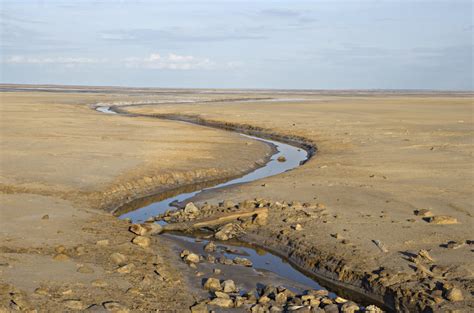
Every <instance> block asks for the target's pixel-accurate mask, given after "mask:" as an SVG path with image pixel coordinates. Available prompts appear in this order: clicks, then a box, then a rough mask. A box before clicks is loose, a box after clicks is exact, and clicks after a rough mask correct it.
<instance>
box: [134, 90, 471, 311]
mask: <svg viewBox="0 0 474 313" xmlns="http://www.w3.org/2000/svg"><path fill="white" fill-rule="evenodd" d="M259 95H262V94H259ZM247 96H249V97H252V96H254V95H251V94H248V95H247ZM290 96H298V94H296V95H291V94H290V95H288V94H285V97H290ZM299 96H300V97H301V98H305V99H306V101H293V102H291V101H287V102H285V101H282V102H260V103H257V102H254V103H252V102H242V103H235V102H233V103H224V102H223V103H204V104H193V105H186V104H180V105H168V106H167V105H160V106H159V107H152V106H151V105H148V106H146V107H129V108H127V110H128V111H130V112H133V113H140V114H173V115H176V114H179V115H187V116H194V117H196V116H197V117H199V118H200V119H203V120H208V121H212V122H213V123H224V124H233V125H236V126H238V127H248V125H250V126H251V127H259V128H261V129H265V130H267V131H268V132H269V133H278V134H287V135H289V136H296V137H303V138H307V140H308V141H311V142H317V143H318V148H319V150H318V151H319V152H318V157H317V158H314V159H313V160H311V161H310V162H308V163H307V164H305V165H304V166H303V167H301V168H299V169H297V170H295V171H292V172H289V173H286V174H283V175H279V176H277V177H271V178H267V179H265V180H262V181H258V182H255V183H250V184H247V185H244V186H238V187H231V188H226V189H225V190H224V191H219V192H218V193H212V192H211V193H208V194H207V195H206V194H204V195H201V196H200V197H199V199H197V200H200V201H210V202H217V201H219V200H222V199H230V200H234V201H238V200H244V199H248V198H249V197H250V198H251V197H256V198H265V199H270V200H273V201H276V200H279V201H283V200H286V201H290V200H297V201H301V202H305V201H317V202H319V203H322V204H324V206H325V214H324V216H321V217H319V218H314V219H308V218H304V216H298V214H299V213H296V212H291V211H289V212H285V213H282V212H278V211H275V212H272V214H273V216H272V218H271V219H270V220H271V221H272V223H271V224H269V225H268V227H266V228H265V227H264V228H261V229H259V230H258V231H256V232H254V233H252V234H249V239H250V238H253V240H255V241H257V242H258V243H259V244H262V245H265V246H270V247H273V248H275V249H278V250H280V251H282V252H284V253H286V254H287V255H290V256H292V257H293V259H295V260H296V261H298V262H299V263H300V264H302V265H304V266H306V267H307V268H309V269H312V270H315V271H317V272H318V273H320V274H324V275H326V276H327V277H331V278H333V279H334V278H335V279H338V280H340V281H343V282H347V283H350V284H354V285H359V286H360V285H361V283H362V285H363V287H364V288H365V289H367V290H369V291H371V292H373V293H375V294H379V295H380V297H381V298H383V299H384V300H385V301H386V303H387V304H389V305H391V306H392V307H394V308H395V307H398V309H405V310H420V311H421V310H431V309H434V310H447V309H459V310H464V311H465V310H469V308H472V306H473V302H472V292H473V288H474V287H473V272H472V268H474V267H473V263H472V261H471V260H472V246H471V245H470V244H469V243H470V242H471V239H470V234H471V231H472V226H473V221H472V214H473V213H474V212H473V207H472V203H473V201H472V200H473V198H472V197H473V196H472V181H473V179H472V178H473V177H472V164H473V163H472V161H473V160H472V156H473V145H472V135H473V132H474V130H473V123H472V109H473V106H472V101H471V98H470V97H469V95H468V96H466V95H465V94H434V93H430V94H383V93H373V94H354V95H350V94H347V93H341V94H337V93H336V94H329V95H328V94H327V93H314V94H312V95H308V94H304V95H299ZM277 97H278V96H277ZM279 97H281V96H279ZM422 209H427V210H429V212H423V211H421V212H420V213H421V214H420V213H419V215H415V211H416V210H422ZM423 215H425V216H423ZM427 215H435V216H449V217H450V218H449V219H447V218H445V219H444V221H449V220H452V218H455V219H456V220H457V223H454V224H436V221H437V219H434V220H433V222H428V221H430V219H429V217H428V216H427ZM295 223H300V224H301V225H302V230H301V231H298V232H295V231H294V230H292V226H294V224H295ZM450 241H453V242H456V244H451V245H448V246H446V244H447V243H448V242H450ZM421 250H427V251H428V253H429V255H430V256H431V257H432V258H433V260H434V261H430V262H431V263H430V264H422V263H420V262H418V261H417V260H416V258H415V257H416V255H417V254H418V253H419V252H420V251H421ZM453 286H454V287H455V288H459V289H461V290H462V291H461V293H462V297H458V298H456V299H454V298H452V297H450V296H449V295H447V293H448V292H447V290H451V289H452V288H453ZM461 298H462V299H461Z"/></svg>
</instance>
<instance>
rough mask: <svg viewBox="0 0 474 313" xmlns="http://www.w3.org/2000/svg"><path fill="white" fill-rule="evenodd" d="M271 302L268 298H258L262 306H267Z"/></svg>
mask: <svg viewBox="0 0 474 313" xmlns="http://www.w3.org/2000/svg"><path fill="white" fill-rule="evenodd" d="M270 301H271V299H270V298H269V297H267V296H261V297H260V298H258V303H260V304H266V303H268V302H270Z"/></svg>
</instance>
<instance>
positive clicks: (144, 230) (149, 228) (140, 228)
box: [129, 223, 163, 236]
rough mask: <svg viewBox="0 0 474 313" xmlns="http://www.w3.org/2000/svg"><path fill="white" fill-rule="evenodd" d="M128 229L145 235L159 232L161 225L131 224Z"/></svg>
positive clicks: (161, 229)
mask: <svg viewBox="0 0 474 313" xmlns="http://www.w3.org/2000/svg"><path fill="white" fill-rule="evenodd" d="M129 230H130V231H131V232H132V233H134V234H135V235H139V236H145V235H154V234H160V233H161V232H162V231H163V227H162V226H161V225H160V224H157V223H145V224H133V225H131V226H130V227H129Z"/></svg>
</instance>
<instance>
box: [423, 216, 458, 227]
mask: <svg viewBox="0 0 474 313" xmlns="http://www.w3.org/2000/svg"><path fill="white" fill-rule="evenodd" d="M423 219H424V220H425V221H427V222H428V223H430V224H435V225H450V224H457V223H458V220H457V219H456V218H455V217H452V216H449V215H435V216H431V217H425V218H423Z"/></svg>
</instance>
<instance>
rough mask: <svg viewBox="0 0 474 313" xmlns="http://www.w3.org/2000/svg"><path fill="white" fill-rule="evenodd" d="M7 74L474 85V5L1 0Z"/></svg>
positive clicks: (130, 81) (21, 78)
mask: <svg viewBox="0 0 474 313" xmlns="http://www.w3.org/2000/svg"><path fill="white" fill-rule="evenodd" d="M0 9H1V10H0V14H1V15H0V20H1V21H0V31H1V32H0V35H1V37H0V39H1V40H0V56H1V59H0V81H1V82H2V83H33V84H70V85H102V86H132V87H135V86H136V87H177V88H270V89H272V88H274V89H434V90H472V89H473V88H474V87H473V18H472V16H473V7H472V3H471V1H458V0H449V1H438V0H435V1H433V0H432V1H415V0H396V1H395V0H394V1H383V0H376V1H369V0H362V1H355V0H354V1H338V0H332V1H317V0H314V1H298V0H294V1H290V0H288V1H226V0H221V1H198V0H195V1H179V0H175V1H140V0H135V1H131V0H130V1H124V0H122V1H114V0H108V1H81V0H75V1H72V0H70V1H65V0H62V1H61V0H50V1H46V0H42V1H39V0H38V1H21V0H14V1H12V0H0Z"/></svg>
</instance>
